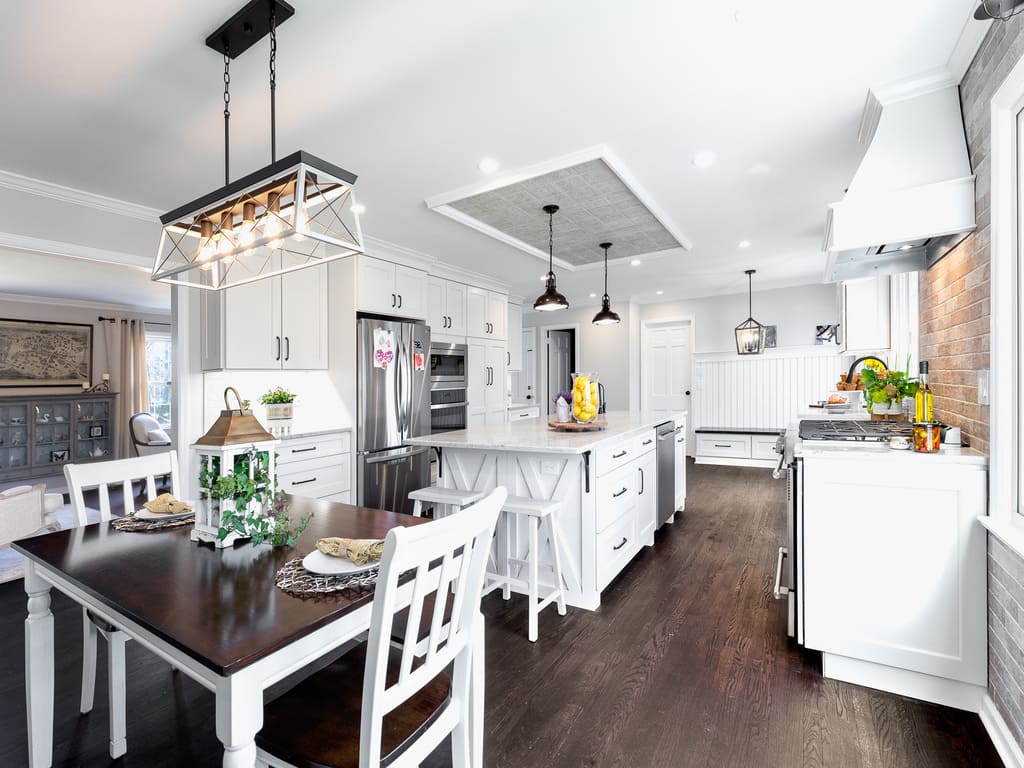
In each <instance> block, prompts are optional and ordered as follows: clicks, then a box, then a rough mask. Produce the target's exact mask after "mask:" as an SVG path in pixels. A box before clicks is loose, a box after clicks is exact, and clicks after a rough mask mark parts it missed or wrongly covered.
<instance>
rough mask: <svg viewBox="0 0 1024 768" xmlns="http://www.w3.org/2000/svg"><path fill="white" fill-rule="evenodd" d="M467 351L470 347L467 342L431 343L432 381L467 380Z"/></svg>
mask: <svg viewBox="0 0 1024 768" xmlns="http://www.w3.org/2000/svg"><path fill="white" fill-rule="evenodd" d="M467 353H468V347H467V346H466V345H465V344H444V343H440V344H437V343H435V344H431V345H430V379H431V381H434V382H441V381H465V380H466V355H467Z"/></svg>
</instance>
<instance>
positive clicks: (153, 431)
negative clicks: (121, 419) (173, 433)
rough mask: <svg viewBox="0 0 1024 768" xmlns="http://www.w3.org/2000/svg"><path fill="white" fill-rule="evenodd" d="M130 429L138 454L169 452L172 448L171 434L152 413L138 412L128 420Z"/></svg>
mask: <svg viewBox="0 0 1024 768" xmlns="http://www.w3.org/2000/svg"><path fill="white" fill-rule="evenodd" d="M128 430H129V432H131V436H132V445H134V446H135V454H136V455H137V456H148V455H150V454H153V453H167V452H168V451H169V450H171V438H170V436H169V435H168V434H167V433H166V432H165V431H164V429H163V427H161V426H160V422H158V421H157V420H156V419H155V418H153V416H152V414H149V413H136V414H135V415H134V416H132V417H131V418H130V419H129V420H128Z"/></svg>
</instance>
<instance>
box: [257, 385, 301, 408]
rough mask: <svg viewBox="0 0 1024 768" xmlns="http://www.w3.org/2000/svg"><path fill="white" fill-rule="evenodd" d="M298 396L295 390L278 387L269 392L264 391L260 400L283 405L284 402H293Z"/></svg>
mask: <svg viewBox="0 0 1024 768" xmlns="http://www.w3.org/2000/svg"><path fill="white" fill-rule="evenodd" d="M296 397H298V395H296V394H295V393H294V392H289V391H288V390H287V389H283V388H281V387H276V388H274V389H272V390H270V391H269V392H264V393H263V394H262V395H260V402H261V403H263V404H264V405H281V404H283V403H293V402H295V398H296Z"/></svg>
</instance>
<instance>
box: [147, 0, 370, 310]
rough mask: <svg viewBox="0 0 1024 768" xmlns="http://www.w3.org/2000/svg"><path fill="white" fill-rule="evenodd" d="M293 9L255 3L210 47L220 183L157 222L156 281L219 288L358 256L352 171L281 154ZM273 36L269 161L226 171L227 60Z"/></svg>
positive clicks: (278, 2) (276, 2)
mask: <svg viewBox="0 0 1024 768" xmlns="http://www.w3.org/2000/svg"><path fill="white" fill-rule="evenodd" d="M294 13H295V10H294V8H292V6H290V5H289V4H288V3H286V2H284V0H251V2H249V3H248V4H247V5H245V7H243V8H242V9H241V10H240V11H238V13H236V14H235V15H234V16H232V17H231V18H230V19H229V20H228V21H226V22H225V23H224V24H223V25H222V26H221V27H220V29H218V30H217V31H216V32H214V33H213V34H211V35H210V36H209V37H208V38H207V39H206V44H207V45H208V46H209V47H210V48H213V49H214V50H215V51H217V52H218V53H220V54H223V56H224V186H223V187H221V188H220V189H218V190H215V191H213V192H210V193H209V194H206V195H203V196H202V197H200V198H197V199H196V200H193V201H192V202H190V203H187V204H185V205H182V206H179V207H178V208H175V209H174V210H172V211H169V212H168V213H166V214H164V215H163V216H161V217H160V223H161V224H162V225H163V234H162V235H161V237H160V246H159V249H158V250H157V255H156V260H155V262H154V263H153V275H152V279H153V280H155V281H159V282H164V283H172V284H177V285H185V286H191V287H195V288H206V289H209V290H220V289H222V288H228V287H231V286H233V285H242V284H244V283H250V282H253V281H254V280H261V279H263V278H266V277H272V276H274V275H281V274H284V273H285V272H291V271H293V270H296V269H302V268H303V267H311V266H315V265H317V264H323V263H326V262H329V261H334V260H336V259H341V258H345V257H347V256H352V255H353V254H357V253H362V252H363V235H362V230H361V229H360V226H359V215H358V213H357V211H358V210H359V209H358V208H356V205H355V197H354V196H353V194H352V186H353V185H354V184H355V181H356V175H355V174H354V173H350V172H349V171H346V170H345V169H343V168H339V167H338V166H336V165H332V164H330V163H328V162H325V161H324V160H321V159H320V158H317V157H314V156H313V155H310V154H309V153H308V152H301V151H300V152H295V153H293V154H291V155H289V156H288V157H284V158H281V159H278V158H277V146H276V145H277V130H276V103H275V93H276V88H277V25H278V24H280V23H282V22H284V21H286V20H287V19H289V18H290V17H291V16H292V15H293V14H294ZM268 34H269V35H270V165H267V166H265V167H263V168H261V169H259V170H258V171H255V172H254V173H250V174H249V175H247V176H244V177H243V178H241V179H238V180H236V181H234V182H232V181H231V180H230V177H229V174H228V167H229V164H228V157H229V152H228V150H229V125H230V117H231V111H230V102H231V93H230V88H229V86H230V83H231V74H230V62H231V59H233V58H235V57H237V56H239V55H241V54H242V53H244V52H245V51H246V50H248V48H250V47H251V46H252V45H253V44H255V43H256V42H258V41H259V40H261V39H263V38H264V37H266V36H267V35H268Z"/></svg>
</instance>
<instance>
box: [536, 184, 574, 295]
mask: <svg viewBox="0 0 1024 768" xmlns="http://www.w3.org/2000/svg"><path fill="white" fill-rule="evenodd" d="M544 213H546V214H547V215H548V276H547V280H546V282H545V284H544V285H545V288H544V293H542V294H541V295H540V296H538V297H537V300H536V301H535V302H533V308H534V309H536V310H538V311H540V312H554V311H555V310H556V309H568V308H569V301H568V300H567V299H566V298H565V296H563V295H562V294H560V293H559V292H558V287H557V286H556V285H555V214H556V213H558V206H557V205H553V204H549V205H545V206H544Z"/></svg>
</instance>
